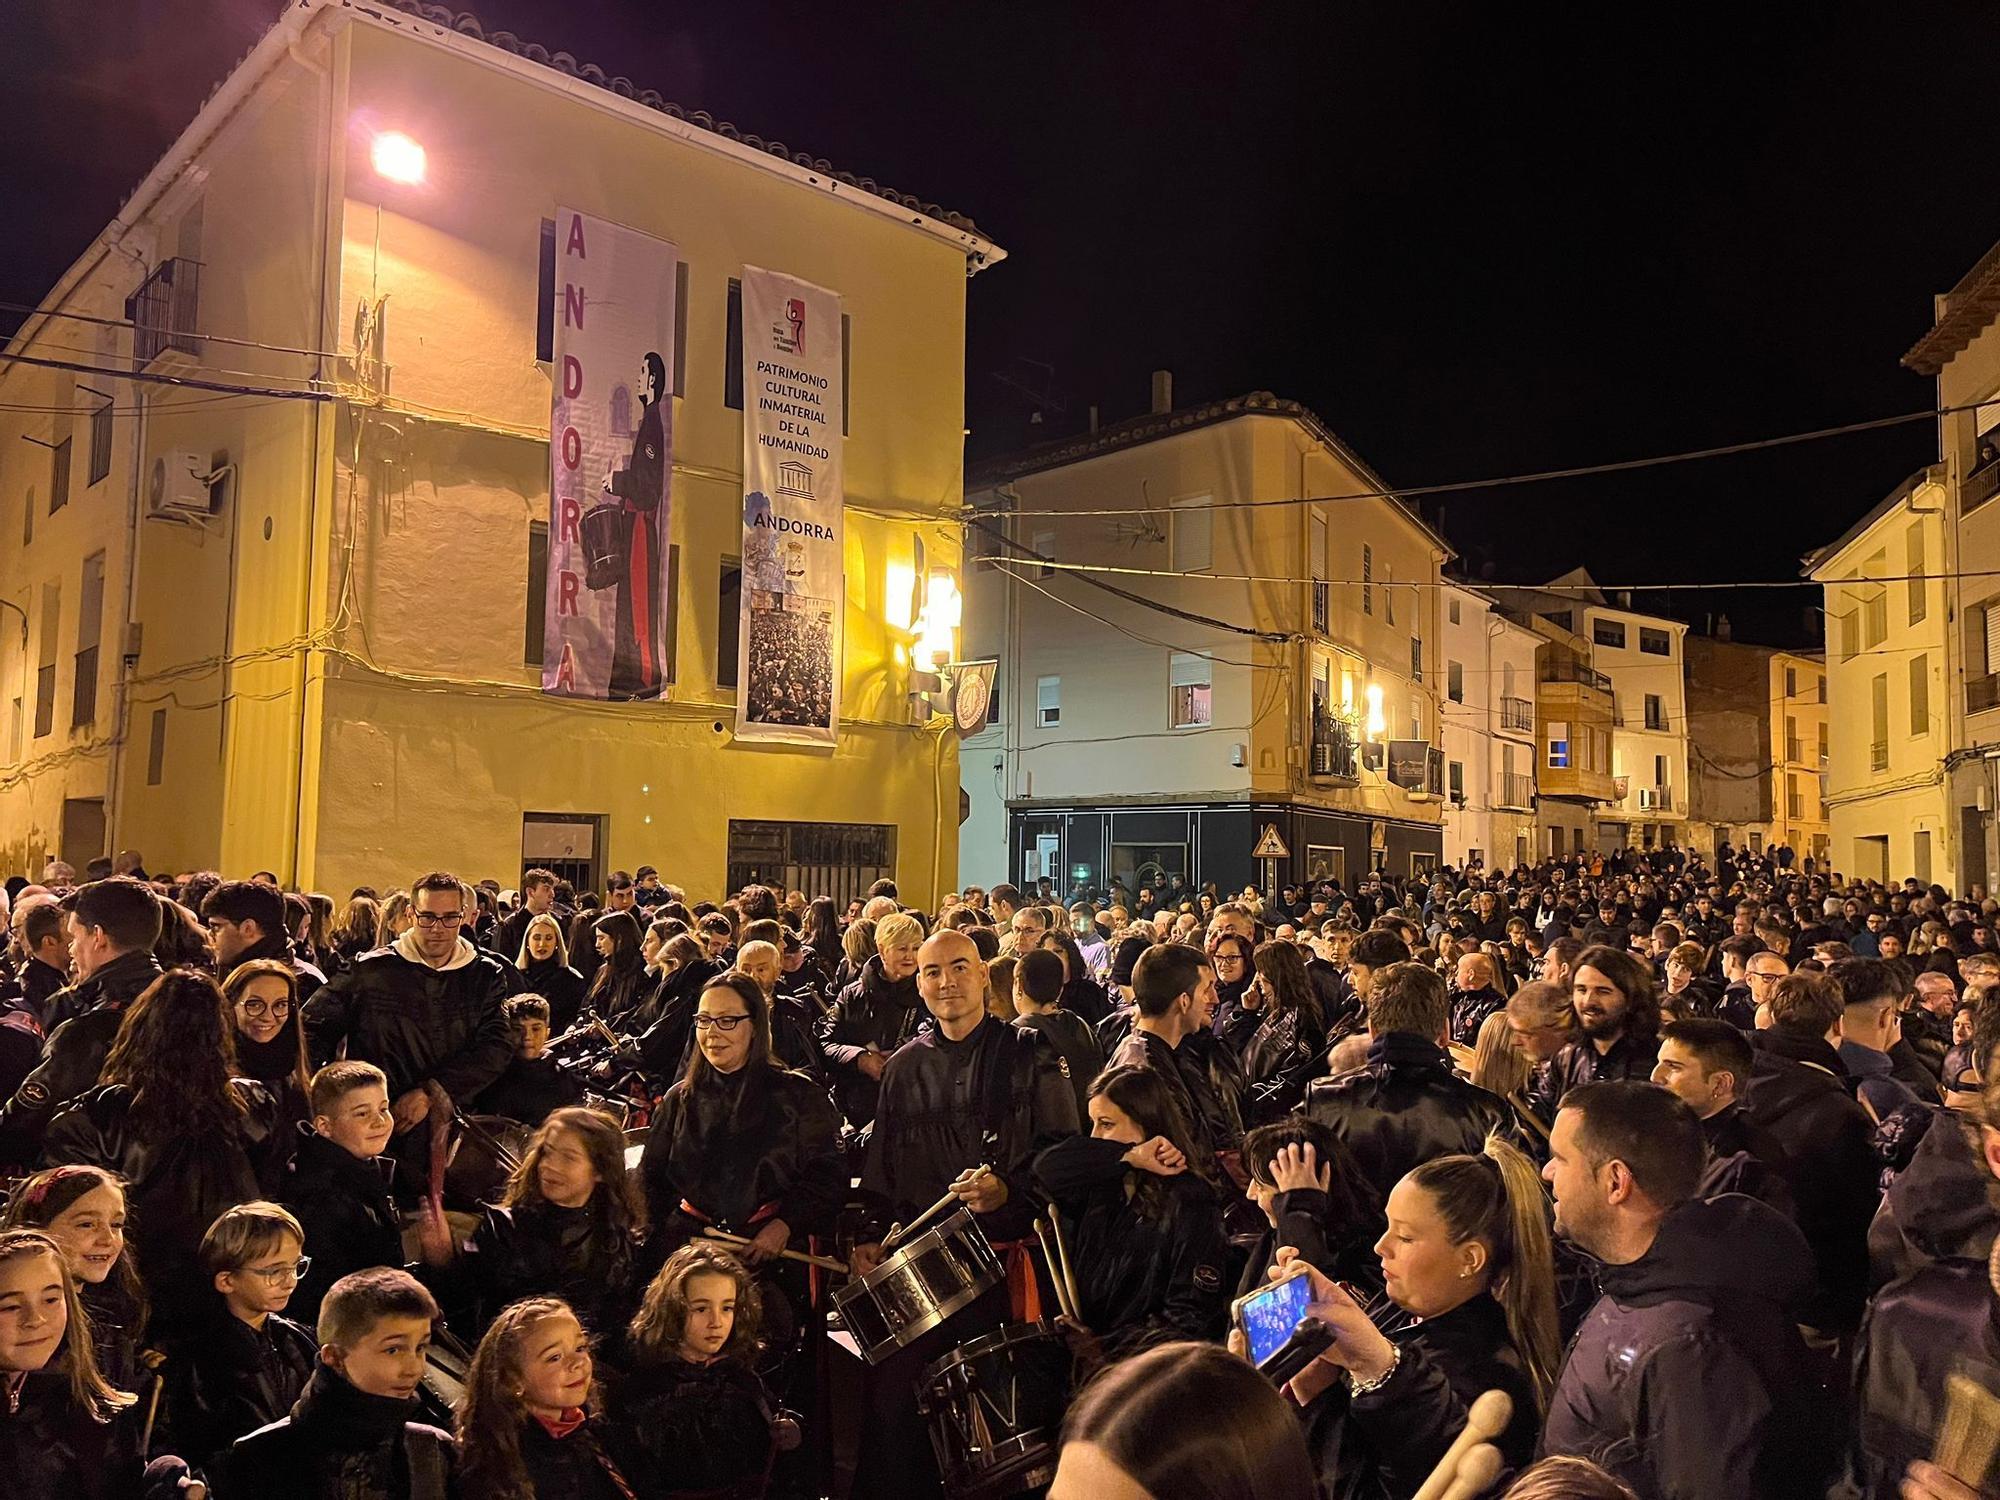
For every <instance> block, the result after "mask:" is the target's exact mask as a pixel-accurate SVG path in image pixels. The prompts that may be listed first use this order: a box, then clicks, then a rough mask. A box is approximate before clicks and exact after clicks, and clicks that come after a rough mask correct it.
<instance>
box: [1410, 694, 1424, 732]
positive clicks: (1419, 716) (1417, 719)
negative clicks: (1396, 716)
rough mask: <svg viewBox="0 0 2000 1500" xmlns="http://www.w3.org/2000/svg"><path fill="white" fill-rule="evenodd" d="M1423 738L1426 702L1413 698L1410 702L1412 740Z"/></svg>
mask: <svg viewBox="0 0 2000 1500" xmlns="http://www.w3.org/2000/svg"><path fill="white" fill-rule="evenodd" d="M1423 737H1424V700H1423V699H1421V698H1412V699H1411V700H1410V738H1411V739H1413V740H1420V739H1422V738H1423Z"/></svg>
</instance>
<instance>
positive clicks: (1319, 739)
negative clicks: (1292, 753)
mask: <svg viewBox="0 0 2000 1500" xmlns="http://www.w3.org/2000/svg"><path fill="white" fill-rule="evenodd" d="M1312 774H1313V777H1314V779H1315V780H1322V781H1359V780H1360V779H1361V736H1360V735H1358V734H1356V733H1355V731H1354V725H1353V724H1352V723H1350V722H1349V721H1348V720H1346V719H1344V718H1339V717H1337V716H1335V715H1333V714H1328V713H1319V714H1316V715H1315V716H1314V718H1313V736H1312Z"/></svg>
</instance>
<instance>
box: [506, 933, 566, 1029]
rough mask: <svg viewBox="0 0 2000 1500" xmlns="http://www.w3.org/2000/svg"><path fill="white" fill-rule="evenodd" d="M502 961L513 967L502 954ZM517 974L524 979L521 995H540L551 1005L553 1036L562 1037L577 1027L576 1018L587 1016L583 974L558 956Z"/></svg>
mask: <svg viewBox="0 0 2000 1500" xmlns="http://www.w3.org/2000/svg"><path fill="white" fill-rule="evenodd" d="M516 951H518V948H517V950H516ZM502 961H503V962H505V963H510V964H511V963H512V962H513V959H512V956H511V955H502ZM514 972H515V973H517V974H519V975H520V976H521V993H523V994H525V995H540V996H541V997H542V998H543V999H544V1000H546V1001H548V1002H549V1035H551V1036H561V1035H562V1034H563V1033H564V1032H565V1031H568V1030H569V1029H570V1027H572V1026H574V1025H575V1024H576V1018H577V1017H578V1016H580V1015H582V1014H583V976H582V975H581V974H579V973H577V972H576V970H574V969H572V968H571V967H570V966H569V965H568V964H565V963H561V962H559V961H558V960H557V959H555V958H554V957H550V958H548V959H546V960H544V961H543V962H541V963H535V962H533V961H532V960H530V962H529V964H528V967H527V968H525V969H516V970H515V971H514Z"/></svg>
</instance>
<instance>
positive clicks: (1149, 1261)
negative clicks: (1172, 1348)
mask: <svg viewBox="0 0 2000 1500" xmlns="http://www.w3.org/2000/svg"><path fill="white" fill-rule="evenodd" d="M1130 1149H1131V1147H1129V1146H1127V1145H1126V1144H1125V1143H1124V1142H1122V1141H1100V1140H1094V1139H1092V1138H1091V1137H1089V1136H1082V1135H1077V1136H1071V1137H1070V1138H1069V1139H1068V1140H1064V1141H1058V1142H1056V1143H1055V1144H1054V1145H1053V1146H1050V1147H1049V1148H1048V1149H1046V1150H1045V1151H1043V1152H1042V1153H1041V1154H1040V1155H1039V1156H1037V1157H1036V1158H1035V1177H1036V1179H1037V1181H1039V1182H1040V1183H1041V1185H1042V1188H1043V1190H1044V1191H1045V1192H1046V1193H1047V1194H1048V1196H1049V1199H1050V1200H1051V1201H1052V1202H1053V1203H1054V1204H1055V1205H1056V1207H1057V1208H1059V1209H1060V1210H1061V1211H1062V1215H1063V1219H1064V1221H1065V1228H1066V1230H1067V1232H1068V1236H1069V1245H1068V1249H1069V1257H1070V1262H1071V1265H1072V1268H1073V1269H1074V1271H1075V1274H1076V1280H1077V1294H1078V1298H1079V1300H1080V1301H1081V1304H1082V1306H1081V1320H1082V1322H1083V1325H1084V1327H1086V1328H1088V1329H1090V1330H1091V1332H1093V1333H1095V1334H1096V1335H1097V1336H1098V1337H1099V1338H1100V1339H1102V1340H1103V1342H1104V1346H1105V1352H1106V1353H1107V1354H1108V1355H1110V1356H1111V1357H1112V1358H1114V1359H1116V1358H1123V1357H1124V1356H1126V1355H1128V1354H1136V1353H1138V1352H1139V1351H1140V1350H1141V1349H1145V1348H1149V1347H1150V1346H1152V1345H1154V1344H1158V1343H1165V1342H1167V1341H1168V1340H1171V1339H1214V1338H1217V1337H1219V1336H1220V1335H1221V1333H1222V1326H1223V1319H1224V1316H1225V1314H1226V1313H1227V1311H1228V1302H1227V1298H1228V1292H1227V1290H1226V1286H1227V1283H1226V1282H1225V1280H1224V1277H1225V1276H1226V1274H1227V1271H1228V1266H1229V1241H1228V1238H1227V1236H1226V1235H1224V1233H1223V1230H1222V1207H1221V1204H1220V1203H1219V1202H1218V1201H1217V1199H1216V1196H1215V1190H1214V1189H1213V1188H1211V1187H1210V1186H1209V1185H1208V1184H1207V1183H1206V1182H1204V1181H1203V1180H1202V1179H1201V1178H1199V1177H1197V1176H1195V1175H1194V1173H1192V1172H1184V1173H1182V1174H1181V1175H1180V1176H1178V1177H1157V1176H1154V1175H1152V1174H1150V1173H1145V1174H1142V1173H1138V1172H1135V1171H1134V1170H1133V1169H1132V1168H1130V1167H1128V1166H1126V1165H1125V1153H1126V1152H1127V1151H1129V1150H1130ZM1128 1189H1129V1191H1128Z"/></svg>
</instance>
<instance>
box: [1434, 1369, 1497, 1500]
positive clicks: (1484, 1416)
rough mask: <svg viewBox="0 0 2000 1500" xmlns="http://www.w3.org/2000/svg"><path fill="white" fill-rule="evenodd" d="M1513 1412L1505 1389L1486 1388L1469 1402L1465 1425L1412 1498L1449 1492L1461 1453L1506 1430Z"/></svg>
mask: <svg viewBox="0 0 2000 1500" xmlns="http://www.w3.org/2000/svg"><path fill="white" fill-rule="evenodd" d="M1513 1415H1514V1398H1513V1397H1511V1396H1509V1395H1508V1394H1507V1393H1506V1392H1505V1391H1488V1392H1487V1393H1486V1394H1485V1395H1483V1396H1481V1397H1480V1398H1479V1399H1478V1400H1477V1401H1474V1402H1473V1403H1472V1409H1471V1410H1470V1411H1468V1412H1467V1413H1466V1415H1465V1429H1464V1430H1463V1431H1462V1432H1460V1433H1459V1435H1458V1437H1457V1438H1456V1439H1454V1440H1453V1442H1452V1445H1451V1447H1450V1448H1448V1449H1446V1450H1445V1455H1444V1457H1443V1458H1441V1459H1439V1460H1438V1466H1437V1467H1436V1468H1435V1469H1432V1470H1431V1477H1430V1478H1428V1479H1426V1480H1425V1481H1424V1483H1423V1488H1421V1489H1419V1490H1418V1491H1417V1493H1416V1494H1415V1495H1414V1496H1413V1497H1412V1500H1445V1496H1446V1495H1448V1494H1449V1493H1450V1492H1451V1482H1452V1478H1453V1476H1455V1475H1456V1474H1457V1473H1458V1466H1459V1465H1460V1464H1461V1463H1462V1462H1463V1461H1464V1459H1465V1455H1466V1454H1468V1453H1469V1452H1471V1451H1472V1450H1473V1449H1474V1448H1476V1447H1478V1446H1479V1444H1481V1443H1483V1442H1486V1441H1487V1440H1488V1439H1489V1438H1497V1437H1498V1436H1500V1434H1501V1433H1502V1432H1504V1431H1506V1430H1507V1423H1508V1422H1509V1420H1511V1419H1512V1417H1513Z"/></svg>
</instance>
